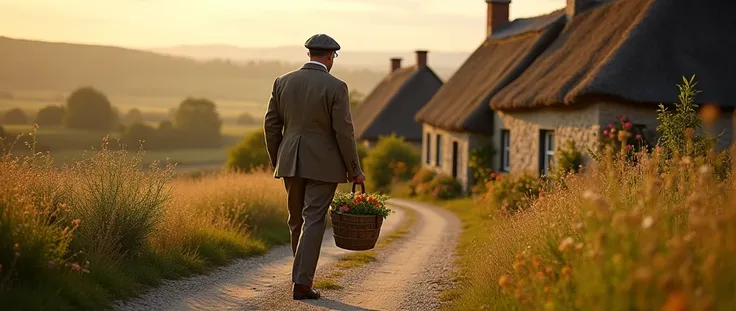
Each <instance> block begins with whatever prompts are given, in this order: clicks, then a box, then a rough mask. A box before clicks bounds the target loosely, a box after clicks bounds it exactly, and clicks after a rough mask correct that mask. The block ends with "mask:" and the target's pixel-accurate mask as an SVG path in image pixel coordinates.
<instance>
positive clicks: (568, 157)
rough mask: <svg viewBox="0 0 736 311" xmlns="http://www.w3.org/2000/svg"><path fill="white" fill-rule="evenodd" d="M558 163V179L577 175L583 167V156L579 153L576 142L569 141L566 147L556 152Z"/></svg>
mask: <svg viewBox="0 0 736 311" xmlns="http://www.w3.org/2000/svg"><path fill="white" fill-rule="evenodd" d="M555 157H556V159H555V161H556V162H557V177H558V178H559V177H561V176H564V175H567V174H569V173H571V172H572V173H577V172H579V171H580V168H581V167H582V165H583V154H582V153H581V152H580V151H578V148H577V145H576V144H575V141H573V140H568V141H566V142H565V145H564V146H563V147H562V148H560V149H559V150H557V152H555Z"/></svg>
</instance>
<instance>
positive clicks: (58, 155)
mask: <svg viewBox="0 0 736 311" xmlns="http://www.w3.org/2000/svg"><path fill="white" fill-rule="evenodd" d="M259 128H260V126H258V125H254V126H244V125H232V124H226V125H224V126H223V129H222V133H223V136H224V144H225V146H224V147H223V148H200V149H175V150H151V151H145V153H144V155H143V161H144V163H146V164H148V163H151V162H153V161H158V162H172V163H177V165H178V166H179V167H180V169H186V170H192V169H197V168H203V169H213V168H217V167H222V166H223V165H224V164H225V161H226V160H227V156H228V154H227V152H228V148H230V146H232V145H234V144H236V143H237V142H238V141H240V140H241V139H242V138H243V136H245V135H246V134H247V133H249V132H251V131H255V130H258V129H259ZM5 130H6V131H7V132H8V133H11V134H14V135H17V134H20V133H25V134H26V135H25V138H24V139H23V140H24V141H28V140H30V137H29V136H28V133H31V132H32V131H33V127H32V126H30V125H8V126H5ZM105 136H108V137H109V138H110V140H111V143H110V144H111V145H112V146H113V147H114V146H115V145H116V142H115V139H116V138H118V137H119V134H117V133H110V134H106V133H94V132H86V131H76V130H69V129H64V128H39V129H38V132H37V133H36V141H37V146H38V149H37V150H38V151H44V150H51V151H52V152H51V156H52V157H53V159H54V161H55V163H57V164H67V163H72V162H73V161H75V160H80V159H84V158H86V157H88V156H89V155H90V154H91V153H92V152H91V150H93V149H99V148H100V146H101V143H102V141H103V138H104V137H105ZM14 137H15V136H11V137H10V138H9V139H11V140H14ZM144 148H145V146H144ZM128 149H129V152H130V153H131V154H135V153H137V146H129V147H128ZM13 153H14V154H15V155H30V153H31V150H30V148H29V147H28V146H25V145H24V144H23V142H19V143H17V144H16V146H15V148H14V150H13Z"/></svg>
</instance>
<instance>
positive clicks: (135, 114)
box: [123, 108, 143, 124]
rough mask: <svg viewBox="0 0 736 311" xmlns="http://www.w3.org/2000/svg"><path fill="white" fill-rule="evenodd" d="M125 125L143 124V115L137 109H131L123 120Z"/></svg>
mask: <svg viewBox="0 0 736 311" xmlns="http://www.w3.org/2000/svg"><path fill="white" fill-rule="evenodd" d="M123 122H124V123H125V124H134V123H142V122H143V113H141V111H140V110H138V109H137V108H133V109H130V110H129V111H128V113H126V114H125V117H124V118H123Z"/></svg>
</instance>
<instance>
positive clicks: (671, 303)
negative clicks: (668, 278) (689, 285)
mask: <svg viewBox="0 0 736 311" xmlns="http://www.w3.org/2000/svg"><path fill="white" fill-rule="evenodd" d="M662 310H665V311H684V310H687V302H686V301H685V295H684V294H683V293H682V292H680V291H675V292H672V293H670V294H669V295H667V300H666V301H665V303H664V306H662Z"/></svg>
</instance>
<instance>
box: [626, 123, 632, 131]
mask: <svg viewBox="0 0 736 311" xmlns="http://www.w3.org/2000/svg"><path fill="white" fill-rule="evenodd" d="M632 127H634V125H633V124H631V122H626V123H624V129H625V130H627V131H629V130H631V128H632Z"/></svg>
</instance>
